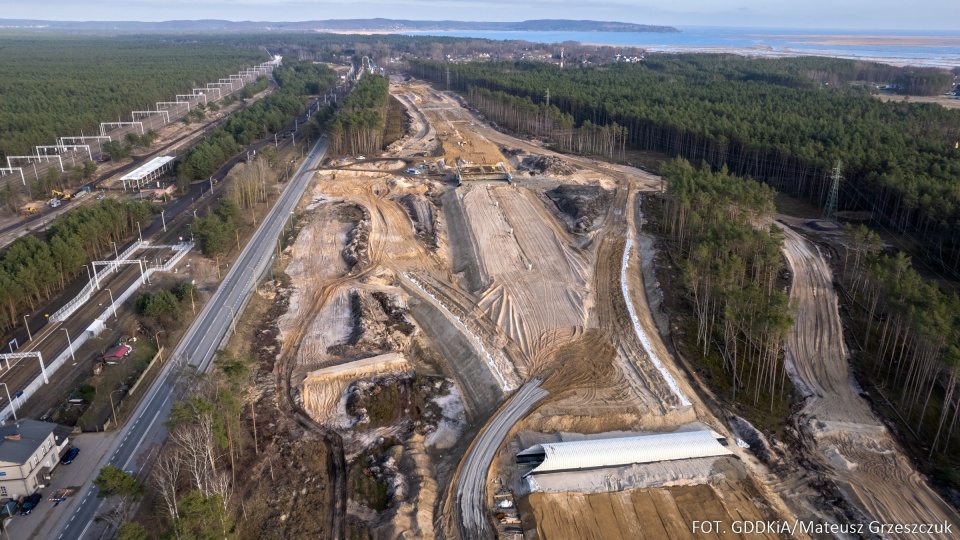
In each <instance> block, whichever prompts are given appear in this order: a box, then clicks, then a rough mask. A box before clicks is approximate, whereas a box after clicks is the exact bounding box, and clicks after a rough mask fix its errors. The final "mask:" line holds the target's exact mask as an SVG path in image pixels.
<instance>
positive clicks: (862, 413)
mask: <svg viewBox="0 0 960 540" xmlns="http://www.w3.org/2000/svg"><path fill="white" fill-rule="evenodd" d="M781 229H783V230H784V254H785V256H786V258H787V261H788V263H789V266H790V270H791V271H792V273H793V287H792V289H791V291H790V300H791V303H792V304H794V305H795V306H796V309H797V314H796V317H795V318H796V323H795V324H794V327H793V329H792V330H791V332H790V336H789V337H788V339H787V345H786V350H787V358H788V362H790V363H791V364H792V366H793V367H792V369H791V370H790V374H791V378H792V379H793V380H794V382H795V383H796V385H797V387H798V388H799V389H800V391H801V392H802V393H803V394H804V395H805V396H806V401H805V403H804V407H803V410H802V411H801V412H800V413H799V416H798V419H797V420H798V423H799V425H800V426H801V428H802V429H803V430H804V432H805V435H806V436H807V438H806V442H807V443H808V444H809V445H810V447H811V450H812V451H813V453H814V454H816V455H817V456H818V457H819V461H820V463H821V465H823V466H824V467H825V468H826V469H827V470H829V471H830V472H831V475H832V476H833V478H834V480H835V481H836V482H837V485H838V486H839V487H840V490H841V491H842V492H843V493H844V495H845V496H846V497H847V498H848V499H849V500H850V502H851V503H852V504H853V505H854V506H856V507H857V508H859V509H860V510H861V511H862V512H864V513H865V514H866V516H867V517H869V518H870V519H876V520H879V521H883V522H887V523H941V522H943V521H944V520H949V521H951V522H952V523H953V524H954V526H955V527H956V526H958V525H960V516H958V515H957V513H956V512H955V511H954V510H953V509H952V508H950V507H949V506H948V505H947V504H946V503H945V502H944V501H943V500H942V499H941V498H940V497H939V496H938V495H937V494H936V493H935V492H933V490H931V489H930V487H929V485H927V483H926V482H925V481H924V479H923V478H922V477H921V476H920V475H919V474H918V473H917V471H916V470H915V469H914V468H913V466H912V465H911V464H910V462H909V461H908V460H907V458H906V457H905V456H904V455H903V453H902V451H901V449H900V448H899V447H898V445H897V444H896V442H895V441H894V440H893V439H892V438H891V437H890V434H889V433H888V432H887V430H886V428H885V427H884V426H883V425H882V424H881V423H880V422H879V421H878V420H877V419H876V418H875V417H874V416H873V413H872V411H871V410H870V408H869V407H868V406H867V404H866V402H865V401H864V400H863V398H861V397H860V396H859V394H858V393H857V391H856V390H855V388H854V384H853V382H852V379H851V374H850V372H849V367H848V364H847V351H846V349H845V347H844V345H843V329H842V327H841V325H840V314H839V312H838V310H837V296H836V293H835V292H834V291H833V281H832V278H831V275H830V269H829V267H828V266H827V263H826V260H825V259H824V257H823V255H822V254H821V253H820V252H819V250H818V249H817V248H816V246H814V245H812V244H811V243H810V242H808V241H807V240H805V239H804V238H802V237H801V236H800V235H799V234H797V233H796V232H794V231H793V230H791V229H789V228H787V227H781ZM894 486H895V487H894ZM891 488H893V489H891ZM948 537H952V535H943V536H935V535H932V536H929V538H948Z"/></svg>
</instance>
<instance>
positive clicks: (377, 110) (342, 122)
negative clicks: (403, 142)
mask: <svg viewBox="0 0 960 540" xmlns="http://www.w3.org/2000/svg"><path fill="white" fill-rule="evenodd" d="M389 91H390V80H389V79H387V78H386V77H384V76H381V75H366V76H364V77H363V78H361V79H360V82H358V83H357V86H356V88H354V89H353V91H352V92H351V93H350V95H349V96H347V98H346V99H344V100H343V105H342V107H341V108H340V111H339V113H338V114H337V116H336V118H334V119H333V121H332V122H330V124H329V126H328V136H329V138H330V149H331V150H332V151H333V152H334V153H337V154H350V155H356V154H373V153H377V152H379V151H380V150H382V149H383V135H384V131H385V130H386V118H387V101H388V98H389Z"/></svg>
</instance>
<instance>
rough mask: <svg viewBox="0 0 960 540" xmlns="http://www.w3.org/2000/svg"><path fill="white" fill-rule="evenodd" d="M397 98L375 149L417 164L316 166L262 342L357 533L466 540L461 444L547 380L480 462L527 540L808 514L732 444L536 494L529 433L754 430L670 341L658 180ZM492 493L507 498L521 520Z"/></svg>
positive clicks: (632, 534) (427, 92)
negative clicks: (497, 171) (336, 474)
mask: <svg viewBox="0 0 960 540" xmlns="http://www.w3.org/2000/svg"><path fill="white" fill-rule="evenodd" d="M391 92H392V93H393V94H394V95H395V96H396V97H397V98H398V100H399V101H400V102H401V103H402V104H403V105H404V107H405V108H406V110H407V113H408V115H409V117H410V118H411V122H410V124H409V129H408V133H407V134H406V135H405V137H404V138H403V139H401V140H400V141H397V142H396V143H393V144H392V145H391V147H390V149H389V151H388V152H387V153H386V154H385V155H384V156H383V157H384V158H398V160H399V159H402V160H405V161H406V162H408V163H409V162H410V160H411V159H414V158H416V159H417V160H418V161H416V163H418V164H420V163H421V162H422V164H423V165H424V168H423V171H424V173H423V174H419V175H401V174H399V173H396V172H394V171H393V170H389V167H392V165H394V164H395V163H392V162H391V161H378V162H376V163H379V164H378V165H366V164H361V166H359V167H355V166H353V165H356V163H349V162H348V163H347V164H346V165H343V166H342V167H341V168H337V169H325V170H321V171H319V172H318V173H317V182H316V183H315V184H314V187H313V188H312V189H313V192H312V193H310V194H308V196H307V199H310V200H312V201H313V203H312V204H310V205H309V208H310V209H309V210H304V212H305V213H304V216H305V218H306V219H305V225H304V226H303V230H302V231H301V232H300V234H299V236H298V238H297V240H296V243H295V244H294V245H293V246H292V247H291V248H289V250H288V251H289V254H290V256H291V261H292V262H291V264H290V265H289V267H288V268H287V275H288V276H289V279H290V287H289V288H288V289H285V290H284V291H283V295H284V296H285V297H288V298H289V308H288V309H287V310H286V312H285V313H284V314H283V315H282V316H278V317H277V318H276V321H277V329H276V332H277V335H276V336H274V337H276V338H277V342H276V344H275V345H265V346H264V358H265V360H264V362H273V363H275V364H276V365H275V366H274V368H275V371H279V372H281V373H283V374H284V375H283V376H284V377H285V379H284V380H288V381H289V387H288V388H283V387H270V386H269V384H265V385H264V393H265V394H266V393H267V392H274V393H277V392H279V393H283V392H287V393H289V400H290V401H291V402H293V403H295V404H296V405H297V406H298V407H302V409H303V410H304V411H306V414H308V415H309V417H310V419H311V422H314V423H316V425H317V426H320V427H319V428H317V429H315V431H319V432H324V430H330V431H331V432H335V433H336V434H337V435H338V436H339V437H340V438H342V446H341V447H339V448H338V450H337V451H339V452H341V453H342V456H341V457H342V458H343V459H344V460H345V462H346V464H347V472H346V473H345V474H346V475H347V480H346V481H347V490H348V497H349V500H348V501H347V504H346V512H347V515H348V527H347V536H348V537H351V538H399V537H402V538H454V537H460V538H473V536H471V535H470V534H469V533H468V532H465V531H461V530H460V529H459V525H458V523H457V522H458V520H459V516H460V515H461V514H460V512H461V508H460V506H459V505H460V501H461V500H462V498H461V497H460V496H459V494H458V485H459V484H458V481H459V478H460V476H459V474H460V472H461V471H463V470H465V469H466V468H467V467H468V466H471V465H475V463H468V462H467V461H468V460H469V459H473V458H472V456H473V455H475V454H476V453H473V452H468V450H469V449H470V448H471V445H472V444H473V443H474V441H475V440H476V439H477V437H478V435H479V434H480V433H482V432H484V430H485V428H486V427H487V426H488V423H489V422H491V419H492V418H494V416H495V415H496V414H497V412H498V411H500V410H501V407H503V406H504V404H505V402H506V401H507V400H508V399H509V398H510V397H511V396H512V395H513V394H514V393H515V392H516V391H517V389H519V388H521V386H523V385H524V384H525V383H527V382H528V381H530V380H531V379H534V378H537V379H541V380H543V383H542V388H543V389H544V390H546V391H547V392H549V394H548V395H547V397H546V398H544V399H543V400H542V401H540V402H538V403H537V404H536V405H534V407H533V408H532V410H531V411H530V412H529V413H528V414H526V415H525V416H524V417H523V418H522V419H521V420H520V421H519V422H517V423H516V424H515V425H512V426H507V428H508V429H507V430H506V431H507V433H506V436H505V437H504V438H503V440H501V441H497V444H498V445H499V451H498V452H497V453H496V456H495V457H494V460H493V463H492V465H491V466H490V467H489V468H485V469H483V470H484V471H486V481H487V484H486V492H485V494H484V497H483V498H481V499H480V500H482V501H485V504H486V506H485V507H484V508H481V509H479V511H480V512H482V513H483V514H484V515H486V516H487V518H488V521H489V522H490V524H491V526H492V527H493V528H494V529H495V530H497V531H499V532H500V533H502V534H503V537H509V536H507V534H508V533H512V532H516V529H517V528H518V527H520V528H522V530H523V531H525V532H524V537H525V538H542V539H552V538H598V539H599V538H689V537H699V536H700V535H694V534H693V533H692V528H691V522H692V521H693V520H720V521H723V522H732V521H734V520H760V521H765V520H787V521H792V520H793V519H795V518H796V517H797V515H798V514H797V512H796V509H797V508H798V507H804V508H806V507H809V505H807V506H804V505H803V504H800V503H798V502H797V500H799V499H802V498H804V497H807V496H808V495H809V494H808V493H804V492H795V491H791V486H792V485H793V484H790V481H788V480H784V479H782V478H779V477H778V476H777V475H776V474H774V471H772V470H771V469H770V468H769V467H771V466H774V465H775V464H776V463H777V460H778V459H780V457H779V456H778V455H777V450H776V449H775V447H774V445H771V446H770V449H769V452H767V453H766V454H764V455H765V456H766V457H765V461H764V462H761V461H760V460H758V459H757V458H756V457H755V456H754V454H752V453H751V452H750V451H748V450H746V449H744V448H740V447H739V446H737V445H735V444H730V445H729V446H728V447H729V448H730V450H731V451H733V453H734V455H733V456H731V457H725V458H722V459H717V460H711V461H709V462H704V463H700V464H699V465H697V467H700V468H699V469H698V468H697V467H695V466H694V464H677V465H676V466H675V467H671V465H669V464H665V465H662V467H661V470H660V472H657V473H656V474H653V473H649V474H636V475H624V477H623V478H621V479H618V480H617V481H615V482H614V481H611V482H607V481H604V480H603V479H602V478H601V479H599V480H598V479H597V478H596V477H590V478H587V477H586V476H577V475H575V474H569V475H565V473H558V475H557V476H556V478H553V479H551V483H552V485H560V486H565V489H566V491H538V490H537V489H535V487H534V488H533V489H532V484H531V483H530V482H527V481H525V480H524V479H522V478H521V477H520V475H521V473H522V471H520V469H518V467H517V465H516V463H515V462H514V460H515V456H516V452H517V451H519V450H521V449H522V443H523V439H522V437H521V436H520V433H522V432H532V433H537V434H540V436H552V435H555V434H558V433H574V434H579V435H578V436H584V435H591V434H600V433H605V432H618V431H622V432H637V431H641V432H644V433H653V432H656V433H662V432H671V431H675V430H677V429H693V428H697V429H712V430H714V431H716V432H717V433H718V434H720V435H722V436H723V437H725V438H726V439H727V440H728V441H731V442H732V441H736V440H737V438H738V437H739V436H740V435H744V434H747V435H745V436H746V438H748V439H750V440H751V441H755V442H756V441H761V440H763V438H762V435H759V434H757V435H756V436H754V435H751V434H749V430H750V428H749V427H748V426H747V425H745V423H742V422H739V423H738V422H735V421H731V424H732V425H733V426H734V428H736V430H735V429H732V428H731V427H730V425H728V422H727V420H728V419H727V415H726V414H725V413H724V411H722V410H720V409H719V407H718V405H717V403H716V401H715V400H713V399H712V398H711V397H710V396H705V392H704V391H703V389H701V388H700V387H699V385H698V384H697V382H696V381H694V380H691V379H690V377H689V376H688V375H687V373H686V372H684V371H683V370H681V369H680V368H679V367H678V366H679V365H680V362H679V361H678V358H677V356H676V354H675V352H674V349H673V347H672V346H670V345H669V343H670V340H669V332H670V331H671V329H670V325H669V321H667V320H666V319H665V317H664V316H663V315H662V314H661V313H660V311H659V308H658V307H657V306H659V294H660V292H659V288H658V287H659V284H658V281H657V278H656V275H655V274H654V270H653V265H652V262H651V261H652V260H653V258H654V255H655V253H654V247H653V242H652V240H651V239H650V237H648V236H646V234H645V231H644V230H643V224H644V219H643V217H642V215H641V214H639V211H638V208H639V200H640V197H641V195H642V194H644V193H647V192H655V191H658V190H659V189H660V179H659V178H658V177H656V176H653V175H651V174H649V173H646V172H644V171H641V170H639V169H635V168H632V167H626V166H620V165H612V164H609V163H604V162H600V161H597V160H594V159H591V158H589V157H583V156H561V155H558V154H555V153H553V152H550V151H549V150H547V149H545V148H543V146H542V145H541V144H539V143H536V142H530V141H524V140H519V139H516V138H514V137H512V136H509V135H506V134H504V133H500V132H497V131H495V130H494V129H492V128H491V127H490V126H488V125H487V124H485V123H484V122H483V120H482V119H481V118H480V117H479V116H477V115H476V114H474V113H472V112H471V111H470V110H469V109H468V108H466V107H465V106H464V104H463V102H462V100H461V99H460V98H458V97H456V96H453V95H451V94H447V93H441V92H438V91H436V90H435V89H433V88H431V87H429V86H427V85H425V84H423V83H419V82H402V83H399V82H397V81H394V82H393V83H392V84H391ZM501 149H511V150H509V151H506V152H505V151H502V150H501ZM371 163H373V162H372V161H371ZM456 163H460V164H471V165H486V166H496V165H498V164H503V167H504V168H505V169H506V170H513V172H514V173H515V174H514V181H512V182H506V181H494V180H490V181H470V182H466V183H464V185H462V186H457V185H456V181H453V180H451V171H452V169H451V168H450V166H451V164H456ZM383 164H386V165H383ZM517 170H525V171H528V172H533V173H534V175H535V176H530V175H528V174H516V171H517ZM559 177H562V178H559ZM271 346H272V347H274V348H273V349H269V350H268V349H267V348H268V347H271ZM267 358H269V360H267ZM281 386H282V385H281ZM304 423H307V422H301V424H304ZM274 424H275V426H276V425H280V422H279V420H278V421H276V422H274ZM269 429H273V430H276V429H277V428H276V427H273V428H269ZM303 432H304V431H303V430H302V429H300V430H294V431H292V433H293V434H294V435H293V436H294V437H296V436H300V434H302V433H303ZM304 444H305V443H304ZM841 451H842V450H841ZM845 455H846V454H845ZM465 456H471V457H469V458H467V457H465ZM852 459H853V458H852ZM863 463H864V464H865V466H866V463H868V462H867V461H866V460H864V461H863ZM697 471H699V472H697ZM267 472H268V473H269V471H267ZM648 472H649V471H648ZM598 474H602V473H598ZM652 477H657V478H661V477H662V478H668V477H669V478H672V479H673V480H671V482H669V483H662V484H651V483H650V482H649V478H652ZM644 478H646V479H647V480H644ZM645 482H646V483H645ZM596 486H606V487H604V488H603V489H599V488H597V487H596ZM495 497H496V498H497V499H496V500H502V499H503V498H504V497H507V498H512V499H513V500H515V501H516V506H515V507H516V508H518V509H519V517H518V518H516V520H515V518H513V517H511V515H508V514H510V512H506V511H499V510H496V509H495V502H494V501H495ZM270 523H271V524H273V525H271V526H274V525H275V524H276V523H277V521H276V520H274V521H271V522H270ZM265 530H266V529H265ZM296 532H302V531H296ZM720 536H722V537H724V538H726V537H736V538H739V537H741V536H737V535H720ZM760 536H761V537H778V536H777V535H770V534H763V535H760ZM797 536H798V537H801V538H802V537H805V535H804V534H798V535H797ZM743 537H745V536H743Z"/></svg>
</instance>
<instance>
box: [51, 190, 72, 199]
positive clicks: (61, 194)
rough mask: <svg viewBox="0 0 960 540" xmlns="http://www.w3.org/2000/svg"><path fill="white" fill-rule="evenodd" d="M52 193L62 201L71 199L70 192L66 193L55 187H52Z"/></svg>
mask: <svg viewBox="0 0 960 540" xmlns="http://www.w3.org/2000/svg"><path fill="white" fill-rule="evenodd" d="M50 194H51V195H53V196H54V197H57V198H58V199H60V200H61V201H69V200H70V197H71V195H70V194H69V193H64V192H62V191H57V190H55V189H51V190H50Z"/></svg>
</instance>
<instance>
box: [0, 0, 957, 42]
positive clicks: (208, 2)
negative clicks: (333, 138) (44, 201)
mask: <svg viewBox="0 0 960 540" xmlns="http://www.w3.org/2000/svg"><path fill="white" fill-rule="evenodd" d="M371 17H385V18H393V19H429V20H436V19H454V20H485V21H498V20H500V21H507V20H509V21H519V20H525V19H548V18H549V19H591V20H614V21H625V22H636V23H647V24H665V25H674V26H684V25H688V26H690V25H698V26H736V27H745V26H757V27H772V28H837V29H871V28H877V29H890V30H956V31H957V33H958V34H960V2H958V1H957V0H916V1H910V0H907V1H904V0H802V1H798V0H792V1H778V0H722V1H711V0H670V1H669V2H665V1H662V0H661V1H657V2H652V1H644V0H639V1H638V0H633V1H630V0H597V1H592V0H519V1H518V0H398V1H394V2H391V1H387V0H337V1H332V0H312V1H311V0H124V1H115V0H105V1H82V0H81V1H78V0H0V18H11V19H12V18H25V19H46V20H85V21H89V20H139V21H160V20H173V19H227V20H234V21H237V20H258V21H302V20H315V19H350V18H371Z"/></svg>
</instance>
